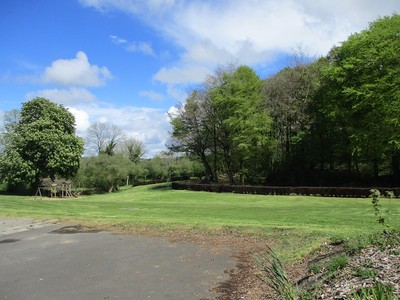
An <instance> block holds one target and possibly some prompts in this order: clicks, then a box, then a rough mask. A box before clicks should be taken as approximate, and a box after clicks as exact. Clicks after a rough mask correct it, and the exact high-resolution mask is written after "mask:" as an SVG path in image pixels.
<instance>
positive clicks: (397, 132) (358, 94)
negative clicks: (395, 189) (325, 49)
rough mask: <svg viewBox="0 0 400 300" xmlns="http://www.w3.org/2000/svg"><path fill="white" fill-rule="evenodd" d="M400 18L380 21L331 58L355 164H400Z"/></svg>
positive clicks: (331, 76)
mask: <svg viewBox="0 0 400 300" xmlns="http://www.w3.org/2000/svg"><path fill="white" fill-rule="evenodd" d="M399 30H400V15H399V14H394V15H392V16H390V17H384V18H379V19H378V20H376V21H375V22H372V23H371V24H370V26H369V28H368V29H366V30H364V31H362V32H360V33H356V34H353V35H351V36H350V37H349V39H348V40H346V41H345V42H343V43H342V44H341V45H340V46H338V47H336V48H333V49H332V50H331V52H330V54H329V57H328V58H329V61H330V66H329V67H328V68H327V70H326V77H327V78H329V79H330V81H331V84H332V86H333V87H334V88H335V89H337V91H338V92H337V93H336V94H335V95H336V97H334V98H332V106H333V107H334V109H335V111H336V112H337V115H338V117H340V118H341V119H345V120H346V122H347V132H348V137H349V141H350V147H351V152H352V156H353V158H354V159H358V160H364V161H366V162H367V161H369V162H370V163H371V165H372V169H373V174H374V175H375V176H378V174H379V163H380V162H383V161H390V160H391V161H392V169H393V173H394V174H396V175H397V176H398V175H400V174H399V173H400V172H399V158H400V155H399V154H400V122H399V117H398V116H399V113H400V90H399V88H398V87H399V85H400V68H399V65H400V56H399V49H400V38H399Z"/></svg>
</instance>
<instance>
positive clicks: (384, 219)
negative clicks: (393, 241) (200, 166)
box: [370, 189, 394, 228]
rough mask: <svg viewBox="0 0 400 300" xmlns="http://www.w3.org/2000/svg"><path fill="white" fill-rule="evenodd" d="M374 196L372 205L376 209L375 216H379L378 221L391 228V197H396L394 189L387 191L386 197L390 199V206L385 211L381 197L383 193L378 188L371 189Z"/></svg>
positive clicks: (372, 196)
mask: <svg viewBox="0 0 400 300" xmlns="http://www.w3.org/2000/svg"><path fill="white" fill-rule="evenodd" d="M370 192H371V195H370V197H371V198H372V206H373V208H374V211H375V216H376V217H377V222H378V223H379V224H382V226H384V227H385V228H389V227H390V226H389V217H390V212H391V211H390V210H391V199H393V198H394V193H393V192H392V191H386V198H388V199H389V208H388V209H386V210H385V211H384V212H382V210H381V207H382V206H381V204H380V203H379V202H380V198H381V193H380V192H379V190H377V189H372V190H370Z"/></svg>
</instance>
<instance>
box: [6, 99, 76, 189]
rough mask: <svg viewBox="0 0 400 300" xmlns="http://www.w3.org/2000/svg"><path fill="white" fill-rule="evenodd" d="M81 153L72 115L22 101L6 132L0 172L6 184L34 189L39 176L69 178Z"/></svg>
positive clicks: (61, 109) (43, 102)
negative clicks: (14, 122)
mask: <svg viewBox="0 0 400 300" xmlns="http://www.w3.org/2000/svg"><path fill="white" fill-rule="evenodd" d="M82 153H83V141H82V140H81V139H80V138H79V137H77V136H76V135H75V119H74V116H73V115H72V114H71V113H70V112H69V111H68V110H67V109H66V108H64V107H63V106H61V105H57V104H55V103H53V102H51V101H49V100H47V99H44V98H35V99H33V100H31V101H29V102H26V103H24V104H23V106H22V110H21V115H20V119H19V121H18V123H16V124H14V125H13V126H12V130H11V129H10V130H9V131H8V136H7V143H6V145H5V149H4V156H3V157H1V158H0V174H1V176H2V177H3V179H4V180H5V181H6V182H7V183H8V185H9V187H12V186H18V185H21V184H24V185H26V186H27V187H31V188H35V187H36V186H37V185H38V184H39V183H40V180H41V179H42V178H46V177H50V178H52V179H54V178H55V177H56V176H61V177H64V178H71V177H73V176H74V175H75V173H76V172H77V170H78V168H79V160H80V156H81V154H82Z"/></svg>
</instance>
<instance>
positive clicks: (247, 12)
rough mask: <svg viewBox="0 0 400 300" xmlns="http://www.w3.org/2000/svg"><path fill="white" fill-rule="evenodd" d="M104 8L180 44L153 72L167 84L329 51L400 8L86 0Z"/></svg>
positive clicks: (308, 1) (309, 0)
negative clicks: (170, 60)
mask: <svg viewBox="0 0 400 300" xmlns="http://www.w3.org/2000/svg"><path fill="white" fill-rule="evenodd" d="M81 2H82V3H84V4H85V5H86V6H90V7H94V8H96V9H98V10H101V11H107V10H120V11H124V12H126V13H130V14H133V15H134V16H135V17H139V18H141V19H143V20H144V21H145V22H147V23H148V24H149V25H150V26H152V27H153V28H154V29H155V30H157V31H159V32H160V33H162V34H163V35H164V37H165V38H166V39H168V40H169V41H171V42H172V43H174V44H175V45H178V46H179V47H180V48H181V49H182V54H181V56H180V58H179V60H178V61H176V62H175V66H172V67H168V68H166V67H163V68H161V69H160V70H159V71H158V73H157V74H155V76H154V78H155V79H157V80H159V81H161V82H164V83H166V84H185V83H188V82H194V81H196V82H199V81H201V80H203V76H202V73H203V71H204V70H205V69H203V70H201V71H200V72H199V69H200V68H202V67H203V68H208V69H209V70H210V69H211V70H212V69H214V68H215V66H216V65H217V64H224V63H227V62H228V63H229V62H237V63H239V64H248V65H251V66H259V65H264V66H265V65H267V64H268V63H271V64H272V63H273V61H274V59H276V57H278V56H282V53H283V54H286V55H289V54H292V53H293V51H294V49H296V48H297V46H298V45H303V46H304V47H305V48H306V49H308V50H309V52H310V55H315V54H319V55H325V54H326V53H327V52H328V51H329V50H330V49H331V48H332V47H333V46H334V45H337V44H338V43H340V42H341V41H344V40H346V39H347V37H348V36H349V35H350V34H351V33H354V32H359V31H361V30H363V29H365V28H366V27H367V26H368V23H369V22H371V21H373V20H374V19H376V18H377V17H379V16H383V15H388V14H392V13H393V12H394V11H396V10H397V11H400V2H399V1H398V0H385V1H376V0H352V1H336V2H332V1H328V0H321V1H314V0H248V1H243V0H221V1H211V0H208V1H207V0H204V1H172V0H171V1H163V0H153V1H135V0H130V1H129V0H119V1H112V0H96V1H95V0H82V1H81Z"/></svg>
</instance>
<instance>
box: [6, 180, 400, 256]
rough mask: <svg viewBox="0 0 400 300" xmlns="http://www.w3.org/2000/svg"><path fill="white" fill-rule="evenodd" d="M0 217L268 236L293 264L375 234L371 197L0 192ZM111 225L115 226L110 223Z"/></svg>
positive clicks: (394, 207) (393, 205)
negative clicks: (338, 241) (321, 248)
mask: <svg viewBox="0 0 400 300" xmlns="http://www.w3.org/2000/svg"><path fill="white" fill-rule="evenodd" d="M381 204H382V211H383V210H385V209H387V208H389V205H390V211H391V215H390V224H391V225H392V226H393V227H400V217H399V214H400V201H399V200H398V199H395V200H392V201H391V202H389V201H388V200H381ZM0 216H3V217H32V218H37V219H59V220H74V221H80V222H85V223H86V224H92V225H95V226H114V228H118V229H123V230H127V231H136V232H138V231H139V232H140V231H141V230H142V231H143V230H152V231H153V232H154V231H157V232H159V233H160V234H162V232H163V231H171V230H172V231H186V232H187V231H190V232H194V233H196V232H201V233H205V232H206V233H207V234H215V235H218V234H226V233H233V234H235V235H252V236H255V235H256V236H268V237H273V238H274V239H275V240H276V241H277V243H276V245H275V246H276V247H277V248H278V250H279V251H281V252H282V253H283V254H284V256H286V257H287V258H288V259H296V258H299V257H301V256H302V255H304V254H306V253H308V252H309V251H311V250H312V248H314V247H316V246H317V245H318V244H320V243H321V242H323V241H324V240H327V239H329V238H331V237H339V238H346V237H352V236H355V235H359V234H365V233H370V232H374V231H377V230H380V229H381V225H379V224H378V223H377V222H376V217H375V216H374V211H373V209H372V205H371V200H370V199H348V198H321V197H304V196H260V195H238V194H214V193H204V192H191V191H174V190H170V189H168V188H167V186H166V185H165V184H164V185H163V184H161V185H152V186H142V187H135V188H125V189H122V190H120V191H119V192H117V193H112V194H102V195H93V196H81V197H79V198H77V199H75V198H70V199H48V198H43V199H42V200H41V199H34V197H26V196H10V195H0ZM115 225H117V226H115Z"/></svg>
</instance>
